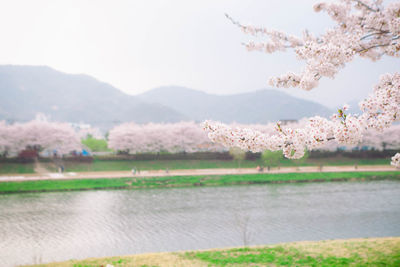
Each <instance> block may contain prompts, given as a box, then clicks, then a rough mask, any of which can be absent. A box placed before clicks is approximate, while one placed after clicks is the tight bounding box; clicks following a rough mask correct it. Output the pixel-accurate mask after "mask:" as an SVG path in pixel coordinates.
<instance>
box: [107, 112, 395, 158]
mask: <svg viewBox="0 0 400 267" xmlns="http://www.w3.org/2000/svg"><path fill="white" fill-rule="evenodd" d="M307 123H308V120H307V119H305V120H301V121H299V122H295V123H291V124H288V125H287V127H292V128H295V127H297V128H298V127H304V126H305V125H307ZM229 127H231V128H235V127H238V128H239V129H256V130H257V131H259V132H260V133H262V134H265V135H270V134H272V133H273V132H274V131H275V128H276V125H275V124H272V123H270V124H252V125H243V124H231V125H229ZM108 146H109V147H110V148H112V149H114V150H115V151H122V152H126V153H131V154H135V153H157V152H162V151H164V152H170V153H176V152H188V153H190V152H199V151H224V150H227V148H224V147H223V146H221V145H219V144H218V143H213V142H211V141H210V139H209V138H208V137H207V134H206V133H205V132H204V131H203V130H202V128H201V125H200V124H196V123H194V122H180V123H169V124H155V123H150V124H145V125H139V124H135V123H125V124H121V125H119V126H116V127H114V128H113V129H112V130H111V131H110V133H109V137H108ZM339 147H340V145H339V144H337V143H327V144H326V146H321V147H320V148H319V149H320V150H329V151H334V150H337V149H338V148H339ZM353 147H359V148H362V147H367V148H368V149H376V150H382V149H398V148H400V125H393V126H392V127H391V128H389V129H386V130H385V131H384V132H379V131H369V132H368V133H367V134H366V135H365V136H364V139H363V142H361V143H358V144H357V145H356V146H350V147H347V149H352V148H353Z"/></svg>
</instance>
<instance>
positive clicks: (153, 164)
mask: <svg viewBox="0 0 400 267" xmlns="http://www.w3.org/2000/svg"><path fill="white" fill-rule="evenodd" d="M355 164H357V165H388V164H390V159H389V158H387V159H357V158H344V157H333V158H322V159H307V160H305V161H304V162H301V163H300V162H298V161H296V160H288V159H284V158H282V159H281V161H280V166H282V167H292V166H299V165H301V166H319V165H325V166H329V165H355ZM259 165H260V166H263V165H266V164H265V162H263V161H262V160H243V161H241V162H240V167H241V168H256V167H257V166H259ZM238 166H239V164H238V162H237V161H236V160H157V161H155V160H149V161H125V160H120V161H116V160H115V161H112V160H98V159H95V160H94V161H93V162H92V163H73V162H69V163H66V164H65V167H66V169H67V171H71V172H81V171H129V170H131V169H132V168H133V167H136V168H137V169H140V170H164V169H167V168H169V169H170V170H179V169H214V168H226V169H230V168H238Z"/></svg>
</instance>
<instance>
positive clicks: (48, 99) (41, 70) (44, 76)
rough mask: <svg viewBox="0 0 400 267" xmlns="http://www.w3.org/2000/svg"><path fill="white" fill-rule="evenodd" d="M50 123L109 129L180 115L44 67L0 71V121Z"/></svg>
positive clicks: (89, 79)
mask: <svg viewBox="0 0 400 267" xmlns="http://www.w3.org/2000/svg"><path fill="white" fill-rule="evenodd" d="M39 112H40V113H44V114H46V115H49V116H50V118H51V119H53V120H58V121H69V122H84V123H90V124H93V125H96V126H99V127H101V128H109V127H112V126H113V125H115V124H118V123H121V122H125V121H135V122H138V123H145V122H149V121H152V122H177V121H181V120H184V119H186V117H185V116H184V115H182V114H180V113H179V112H177V111H175V110H173V109H171V108H168V107H165V106H162V105H161V104H148V103H145V102H143V101H141V100H139V99H138V98H136V97H134V96H131V95H127V94H125V93H123V92H122V91H120V90H118V89H117V88H115V87H113V86H111V85H109V84H107V83H103V82H100V81H98V80H96V79H94V78H92V77H90V76H88V75H80V74H79V75H75V74H74V75H72V74H66V73H62V72H59V71H56V70H54V69H51V68H49V67H44V66H10V65H6V66H0V119H6V120H9V121H26V120H31V119H32V118H34V117H35V114H37V113H39Z"/></svg>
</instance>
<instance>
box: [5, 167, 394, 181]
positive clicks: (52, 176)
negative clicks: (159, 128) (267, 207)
mask: <svg viewBox="0 0 400 267" xmlns="http://www.w3.org/2000/svg"><path fill="white" fill-rule="evenodd" d="M355 171H396V168H394V167H393V166H390V165H365V166H358V168H355V167H354V166H324V167H323V168H322V171H321V170H320V169H319V167H314V166H313V167H299V168H297V167H287V168H280V169H277V168H272V169H271V170H270V171H267V170H264V172H263V173H297V172H299V173H301V172H355ZM397 171H399V173H400V170H397ZM251 173H260V172H258V171H257V170H256V169H255V168H251V169H189V170H170V171H169V172H168V173H167V172H166V171H165V170H149V171H141V172H140V173H136V174H135V175H133V174H132V173H131V172H129V171H107V172H105V171H104V172H77V173H75V172H66V173H62V174H61V173H41V174H38V173H35V174H24V175H20V174H15V175H13V174H9V175H4V176H0V182H7V181H35V180H61V179H63V180H72V179H95V178H122V177H160V176H185V175H224V174H251Z"/></svg>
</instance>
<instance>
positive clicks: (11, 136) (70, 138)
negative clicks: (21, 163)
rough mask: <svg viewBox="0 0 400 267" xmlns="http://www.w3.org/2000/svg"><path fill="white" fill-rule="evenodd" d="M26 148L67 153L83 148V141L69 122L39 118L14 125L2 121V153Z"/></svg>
mask: <svg viewBox="0 0 400 267" xmlns="http://www.w3.org/2000/svg"><path fill="white" fill-rule="evenodd" d="M25 149H30V150H36V151H37V152H40V151H43V150H48V151H50V152H53V151H54V152H56V153H57V154H58V155H65V154H68V153H70V152H72V151H79V150H81V143H80V140H79V138H78V136H77V135H76V133H75V131H74V129H73V128H72V127H71V126H70V125H69V124H68V123H59V122H49V121H46V120H39V119H36V120H32V121H29V122H27V123H15V124H12V125H8V124H6V123H5V122H0V153H1V154H3V155H5V156H7V155H13V154H18V153H19V152H21V151H23V150H25Z"/></svg>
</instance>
